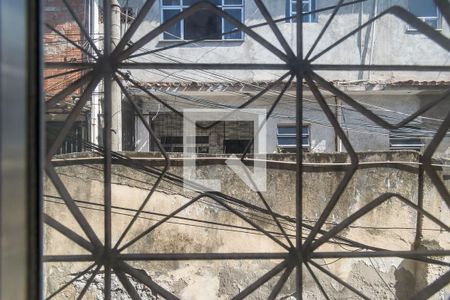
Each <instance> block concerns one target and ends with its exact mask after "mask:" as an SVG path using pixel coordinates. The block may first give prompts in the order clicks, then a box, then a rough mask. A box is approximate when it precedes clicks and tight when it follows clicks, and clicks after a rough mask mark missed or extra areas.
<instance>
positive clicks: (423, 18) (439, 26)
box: [407, 0, 442, 32]
mask: <svg viewBox="0 0 450 300" xmlns="http://www.w3.org/2000/svg"><path fill="white" fill-rule="evenodd" d="M410 1H411V0H408V11H409V12H410V13H412V14H413V15H415V16H416V17H417V18H418V19H420V20H421V21H423V22H425V23H427V24H428V25H430V24H429V23H428V22H427V20H436V27H434V26H431V25H430V26H431V27H433V28H434V29H435V30H442V18H441V13H440V11H439V8H438V6H437V5H436V4H435V3H434V2H433V1H432V0H431V4H432V5H434V6H435V8H436V15H435V16H417V15H416V14H415V13H414V12H413V11H412V10H411V4H410V3H411V2H410ZM407 31H410V32H417V29H415V28H414V27H411V26H409V25H408V27H407Z"/></svg>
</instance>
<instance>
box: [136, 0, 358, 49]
mask: <svg viewBox="0 0 450 300" xmlns="http://www.w3.org/2000/svg"><path fill="white" fill-rule="evenodd" d="M366 1H367V0H356V1H351V2H348V3H344V4H343V5H342V7H344V6H349V5H353V4H357V3H361V2H366ZM335 7H336V6H335V5H333V6H327V7H323V8H320V9H315V10H312V11H307V12H303V13H302V17H303V16H308V15H312V14H316V13H319V12H324V11H327V10H331V9H334V8H335ZM294 18H296V16H295V15H293V16H290V17H286V18H279V19H275V20H274V23H280V22H286V21H289V20H292V19H294ZM267 25H268V23H267V22H263V23H258V24H254V25H249V26H248V28H250V29H253V28H258V27H262V26H267ZM239 31H241V30H240V29H235V30H231V31H227V32H224V33H222V34H221V36H224V35H228V34H232V33H236V32H239ZM212 37H214V36H213V35H209V36H206V37H202V38H200V39H195V40H191V41H184V42H180V43H176V44H173V45H169V46H166V47H161V48H158V49H154V50H149V51H144V52H141V53H137V54H133V55H130V56H129V58H135V57H139V56H143V55H148V54H152V53H157V52H161V51H165V50H169V49H173V48H177V47H181V46H186V45H189V44H195V43H199V42H202V41H205V40H208V39H210V38H212Z"/></svg>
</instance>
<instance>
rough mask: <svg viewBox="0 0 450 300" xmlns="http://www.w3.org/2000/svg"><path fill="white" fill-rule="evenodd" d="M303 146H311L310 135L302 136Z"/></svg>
mask: <svg viewBox="0 0 450 300" xmlns="http://www.w3.org/2000/svg"><path fill="white" fill-rule="evenodd" d="M302 146H309V138H308V137H303V138H302Z"/></svg>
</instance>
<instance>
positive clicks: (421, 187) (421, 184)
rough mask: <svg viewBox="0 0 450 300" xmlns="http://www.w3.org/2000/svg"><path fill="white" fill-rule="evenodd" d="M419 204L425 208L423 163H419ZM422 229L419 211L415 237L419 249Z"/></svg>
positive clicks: (415, 244) (415, 247)
mask: <svg viewBox="0 0 450 300" xmlns="http://www.w3.org/2000/svg"><path fill="white" fill-rule="evenodd" d="M419 161H420V163H422V155H420V156H419ZM417 171H418V174H417V206H418V207H420V208H421V209H423V196H424V194H423V192H424V173H425V170H424V168H423V165H422V164H421V165H419V169H418V170H417ZM422 230H423V214H422V213H421V212H420V211H418V212H417V217H416V236H415V238H414V244H413V249H414V250H417V249H418V248H419V247H420V244H421V241H422V237H423V235H422Z"/></svg>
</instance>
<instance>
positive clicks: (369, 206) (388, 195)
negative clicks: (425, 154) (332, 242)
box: [311, 193, 450, 251]
mask: <svg viewBox="0 0 450 300" xmlns="http://www.w3.org/2000/svg"><path fill="white" fill-rule="evenodd" d="M393 197H395V198H397V199H399V200H400V201H401V202H403V203H405V204H406V205H408V206H410V207H412V208H414V209H416V210H417V211H420V212H421V213H422V214H423V215H425V216H426V217H427V218H429V219H430V220H431V221H433V222H434V223H436V224H437V225H438V226H440V227H441V228H443V229H445V230H447V231H448V232H450V227H449V226H447V225H445V224H444V223H442V222H441V221H440V220H439V219H437V218H436V217H434V216H433V215H431V214H430V213H429V212H427V211H426V210H424V209H423V208H420V207H419V206H417V205H416V204H414V203H413V202H411V201H410V200H408V199H406V198H405V197H403V196H401V195H399V194H394V193H384V194H382V195H380V196H378V197H377V198H375V199H374V200H373V201H371V202H370V203H368V204H367V205H365V206H363V207H362V208H360V209H359V210H358V211H356V212H355V213H353V214H351V215H350V216H349V217H347V218H346V219H344V220H343V221H342V222H340V223H339V224H338V225H336V226H335V227H333V228H332V229H331V230H330V231H328V232H327V233H326V234H324V235H322V236H321V237H320V238H319V239H317V241H316V242H315V243H314V244H313V245H312V246H311V251H314V250H315V249H317V248H318V247H320V245H323V244H324V243H325V242H326V241H327V240H328V239H330V238H331V237H333V236H334V235H336V234H337V233H339V232H340V231H342V230H343V229H344V228H346V227H348V225H350V224H351V223H353V222H354V221H356V220H357V219H359V218H361V217H362V216H364V215H365V214H366V213H368V212H369V211H372V210H373V209H375V208H376V207H378V206H379V205H381V204H382V203H383V202H385V201H387V200H389V199H390V198H393Z"/></svg>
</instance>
